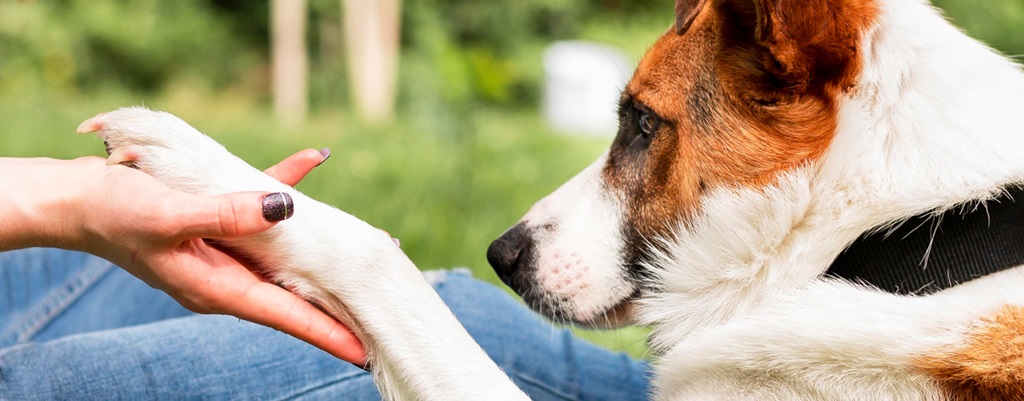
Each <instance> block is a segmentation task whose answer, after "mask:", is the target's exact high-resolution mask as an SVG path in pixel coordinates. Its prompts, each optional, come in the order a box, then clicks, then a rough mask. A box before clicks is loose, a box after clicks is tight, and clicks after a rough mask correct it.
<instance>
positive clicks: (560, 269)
mask: <svg viewBox="0 0 1024 401" xmlns="http://www.w3.org/2000/svg"><path fill="white" fill-rule="evenodd" d="M606 157H607V155H606V156H602V157H600V158H599V159H598V160H597V161H595V162H594V163H592V164H591V165H590V166H589V167H587V168H586V169H584V170H583V171H582V172H580V173H579V174H577V175H576V176H575V177H573V178H572V179H571V180H569V182H566V183H565V184H564V185H562V187H561V188H559V189H558V190H556V191H555V192H554V193H552V194H551V195H548V196H547V197H545V198H544V199H541V200H540V201H539V202H537V204H536V205H534V206H533V208H531V209H530V211H529V212H528V213H527V214H526V216H524V217H523V222H524V223H525V224H526V226H527V227H529V229H530V230H531V231H532V232H533V233H534V240H535V241H536V242H535V243H536V247H535V250H534V251H535V252H536V253H537V263H536V272H535V273H534V280H535V281H536V283H537V286H538V288H537V290H538V291H540V292H541V293H543V294H544V296H545V297H546V298H547V299H553V300H557V302H559V304H558V305H557V307H558V309H559V310H561V311H565V312H567V313H566V314H567V315H568V317H570V318H572V319H573V320H574V321H577V322H591V323H595V324H605V323H611V322H605V321H602V319H604V316H603V313H604V312H605V311H606V310H607V309H608V308H610V307H613V306H615V305H616V304H618V303H619V302H620V301H622V300H624V299H626V298H628V297H629V296H630V295H632V294H633V292H634V291H636V288H635V286H634V285H633V284H632V283H631V282H629V281H628V280H626V277H625V275H624V272H622V270H621V269H617V268H616V267H617V266H619V265H621V264H622V261H621V260H620V259H621V254H622V247H623V239H622V234H621V231H620V230H619V227H621V225H622V222H621V221H622V205H620V204H619V203H618V202H617V200H616V199H614V198H613V197H610V196H608V195H607V191H604V188H603V187H602V177H601V168H602V166H604V164H605V159H606ZM595 216H600V217H595ZM550 223H555V224H551V225H550V226H549V224H550ZM553 302H554V301H553Z"/></svg>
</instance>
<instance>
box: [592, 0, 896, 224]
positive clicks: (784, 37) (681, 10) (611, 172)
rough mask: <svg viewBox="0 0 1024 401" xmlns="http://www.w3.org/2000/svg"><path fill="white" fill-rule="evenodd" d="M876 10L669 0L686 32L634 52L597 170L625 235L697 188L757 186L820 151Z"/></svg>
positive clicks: (671, 219)
mask: <svg viewBox="0 0 1024 401" xmlns="http://www.w3.org/2000/svg"><path fill="white" fill-rule="evenodd" d="M706 3H710V4H713V6H705V4H706ZM694 10H696V12H694ZM875 10H876V7H875V3H874V1H864V0H781V1H766V0H716V1H710V2H705V1H690V0H680V1H678V2H677V16H680V15H681V16H682V21H683V22H684V23H685V25H686V30H685V33H684V34H682V35H679V34H676V32H675V30H669V31H668V32H666V33H665V34H664V35H663V36H662V37H661V38H660V39H658V41H657V42H656V43H655V44H654V46H652V47H651V49H650V50H648V52H647V53H646V54H645V55H644V57H643V58H642V59H641V61H640V64H639V66H638V68H637V71H636V73H635V74H634V76H633V78H632V80H631V81H630V82H629V84H628V85H627V87H626V89H625V91H624V94H623V109H624V110H625V111H624V112H623V114H622V116H621V127H620V133H619V136H618V137H617V138H616V140H615V143H613V145H612V148H611V150H610V152H609V158H608V164H607V165H606V166H605V169H604V176H605V180H606V182H607V183H608V186H609V187H610V188H611V189H613V190H615V191H617V192H619V193H620V194H622V195H623V198H624V201H625V203H626V208H627V217H626V218H627V226H628V227H630V228H631V229H632V230H633V231H632V232H627V233H626V235H627V236H628V237H631V240H634V241H637V242H639V241H642V240H643V239H644V238H650V237H653V236H656V235H663V234H665V233H667V232H668V230H669V229H670V228H671V227H674V226H675V224H676V222H679V221H686V220H687V217H688V216H689V215H690V214H692V213H693V212H695V211H696V210H697V208H698V206H699V197H700V195H701V194H702V192H703V191H704V190H705V189H706V188H708V187H736V186H748V187H763V186H765V185H768V184H769V183H771V182H773V181H774V180H775V179H776V178H777V177H778V175H779V174H780V173H781V172H784V171H789V170H792V169H794V168H797V167H799V166H801V165H805V164H807V163H809V162H811V161H813V160H816V159H818V158H820V157H821V156H822V155H823V154H824V152H825V150H826V149H827V148H828V145H829V144H830V143H831V140H832V137H833V134H834V132H835V129H836V113H837V107H838V105H837V101H836V100H837V97H838V96H839V95H840V94H841V93H842V92H843V91H845V90H846V89H848V88H849V87H850V86H852V85H853V83H854V82H855V81H856V76H857V74H858V73H859V71H860V59H859V57H858V52H857V49H858V43H857V40H858V39H859V37H860V34H861V33H862V32H863V31H864V30H866V29H867V28H868V27H869V26H870V25H871V24H872V23H873V21H874V17H875ZM691 13H692V15H691ZM826 17H827V18H826ZM636 108H641V109H642V108H646V109H649V110H651V111H652V112H653V113H654V114H655V115H657V116H658V117H659V118H660V120H661V121H662V124H661V125H660V128H659V129H658V130H657V132H656V133H655V135H652V136H650V138H647V137H638V136H637V132H636V127H635V125H636V124H637V121H638V119H637V118H636V116H635V115H634V116H631V115H630V114H629V113H630V112H631V111H630V110H634V109H636Z"/></svg>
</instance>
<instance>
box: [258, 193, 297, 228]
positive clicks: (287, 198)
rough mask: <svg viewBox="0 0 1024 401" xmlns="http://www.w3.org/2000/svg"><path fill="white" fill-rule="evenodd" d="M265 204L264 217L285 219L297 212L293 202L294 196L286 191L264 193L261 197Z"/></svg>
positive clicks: (276, 219)
mask: <svg viewBox="0 0 1024 401" xmlns="http://www.w3.org/2000/svg"><path fill="white" fill-rule="evenodd" d="M260 202H261V203H262V204H263V218H264V219H267V221H270V222H275V221H281V220H285V219H287V218H289V217H292V215H293V214H295V205H294V204H293V203H292V196H291V195H288V194H287V193H285V192H274V193H271V194H266V195H263V198H261V199H260Z"/></svg>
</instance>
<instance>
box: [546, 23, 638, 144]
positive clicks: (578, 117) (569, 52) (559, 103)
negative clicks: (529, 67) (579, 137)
mask: <svg viewBox="0 0 1024 401" xmlns="http://www.w3.org/2000/svg"><path fill="white" fill-rule="evenodd" d="M633 68H634V67H633V66H632V64H631V63H629V62H628V61H627V59H626V56H625V55H624V54H622V52H621V51H619V50H618V49H615V48H612V47H609V46H606V45H602V44H598V43H593V42H585V41H564V42H555V43H554V44H552V45H551V46H549V47H548V48H547V50H545V51H544V99H543V108H544V115H545V117H547V120H548V123H549V124H551V126H552V127H554V128H555V129H556V130H558V131H561V132H565V133H570V134H583V135H594V136H611V135H614V134H615V132H616V131H617V130H618V118H617V108H618V102H619V93H620V92H621V91H622V88H623V87H625V85H626V82H627V80H628V79H629V76H630V75H632V73H633Z"/></svg>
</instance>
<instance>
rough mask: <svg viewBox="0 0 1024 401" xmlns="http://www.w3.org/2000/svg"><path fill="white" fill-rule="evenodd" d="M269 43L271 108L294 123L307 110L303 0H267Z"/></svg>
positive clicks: (301, 119)
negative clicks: (272, 102)
mask: <svg viewBox="0 0 1024 401" xmlns="http://www.w3.org/2000/svg"><path fill="white" fill-rule="evenodd" d="M270 20H271V28H270V35H271V38H270V42H271V58H272V63H273V64H272V65H271V69H272V78H271V79H272V80H273V82H272V85H273V89H272V90H273V96H274V111H275V113H276V114H277V117H278V118H279V119H280V120H281V122H282V123H284V124H286V125H295V124H298V123H301V122H302V121H304V120H305V119H306V113H307V111H308V108H309V106H308V99H307V80H308V77H307V76H308V67H307V64H308V60H307V59H308V56H307V54H306V1H305V0H271V1H270Z"/></svg>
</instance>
